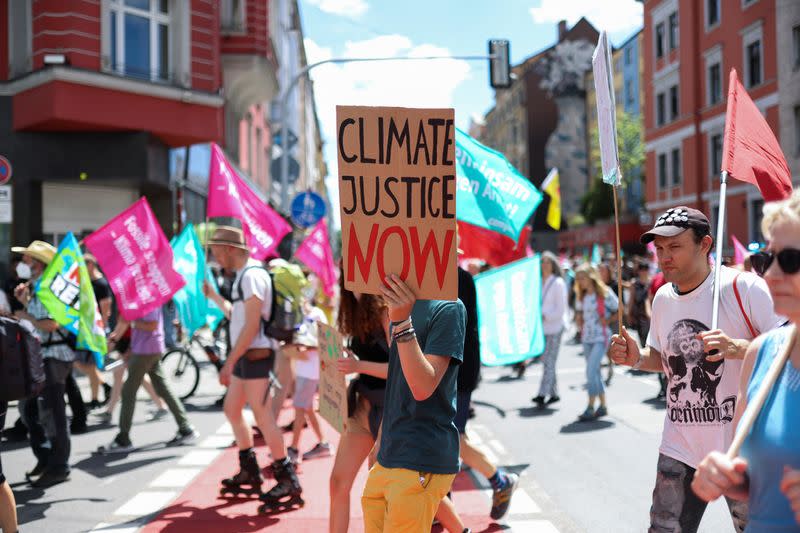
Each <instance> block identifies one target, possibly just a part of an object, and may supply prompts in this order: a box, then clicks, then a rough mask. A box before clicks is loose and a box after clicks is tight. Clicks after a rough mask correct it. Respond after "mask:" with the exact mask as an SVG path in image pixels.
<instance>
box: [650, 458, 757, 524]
mask: <svg viewBox="0 0 800 533" xmlns="http://www.w3.org/2000/svg"><path fill="white" fill-rule="evenodd" d="M694 472H695V469H694V468H692V467H690V466H688V465H686V464H684V463H682V462H680V461H677V460H675V459H672V458H671V457H667V456H666V455H662V454H659V456H658V473H657V475H656V486H655V489H653V505H652V507H650V529H648V533H695V532H696V531H697V528H698V527H699V526H700V520H701V519H702V518H703V514H704V513H705V511H706V506H707V505H708V504H707V503H706V502H704V501H703V500H701V499H700V498H698V497H697V495H696V494H695V493H694V491H692V488H691V483H692V479H693V478H694ZM727 501H728V509H729V510H730V512H731V518H732V519H733V526H734V528H736V531H737V532H738V533H742V532H743V531H744V528H745V526H746V525H747V503H745V502H739V501H736V500H731V499H728V500H727Z"/></svg>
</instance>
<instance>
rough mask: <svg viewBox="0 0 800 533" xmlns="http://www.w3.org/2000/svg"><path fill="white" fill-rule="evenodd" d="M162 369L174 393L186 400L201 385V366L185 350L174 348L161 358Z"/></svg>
mask: <svg viewBox="0 0 800 533" xmlns="http://www.w3.org/2000/svg"><path fill="white" fill-rule="evenodd" d="M161 368H162V371H163V372H164V376H165V377H166V379H167V381H168V382H169V388H170V389H171V390H172V393H173V394H174V395H175V396H177V397H178V398H180V399H181V400H185V399H187V398H189V397H190V396H191V395H192V394H194V391H196V390H197V386H198V385H199V384H200V365H198V364H197V360H195V358H194V356H193V355H192V354H191V353H190V352H189V350H186V349H185V348H173V349H172V350H170V351H168V352H167V353H165V354H164V355H163V357H161Z"/></svg>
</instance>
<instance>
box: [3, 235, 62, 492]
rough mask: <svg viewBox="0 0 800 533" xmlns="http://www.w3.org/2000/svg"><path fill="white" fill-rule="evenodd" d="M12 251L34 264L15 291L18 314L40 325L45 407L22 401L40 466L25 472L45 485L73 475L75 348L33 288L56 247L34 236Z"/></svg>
mask: <svg viewBox="0 0 800 533" xmlns="http://www.w3.org/2000/svg"><path fill="white" fill-rule="evenodd" d="M11 251H12V252H15V253H19V254H22V256H23V261H25V263H26V264H27V265H28V266H29V267H30V269H31V280H30V281H29V282H28V283H21V284H19V285H18V286H17V287H16V288H15V289H14V297H15V298H16V299H17V300H18V301H19V302H20V303H21V304H22V305H23V307H24V309H22V310H19V311H17V312H16V313H15V315H16V316H17V318H19V319H20V320H27V321H28V322H30V323H31V324H32V325H33V327H34V328H35V329H36V334H37V336H38V337H39V340H40V342H41V344H42V358H43V359H44V370H45V387H44V390H43V391H42V393H41V398H42V400H43V402H42V403H41V404H40V405H41V409H40V408H39V405H37V401H36V398H31V399H27V400H23V401H22V402H21V404H22V405H21V406H20V412H21V413H22V416H23V418H24V422H25V424H26V425H27V426H28V431H29V433H30V442H31V448H32V450H33V454H34V455H35V456H36V459H37V463H36V467H35V468H34V469H33V470H32V471H30V472H28V473H27V474H26V476H27V477H28V479H29V480H30V481H31V485H33V486H34V487H37V488H46V487H50V486H53V485H55V484H57V483H62V482H64V481H66V480H67V479H69V474H70V469H69V453H70V446H71V442H70V434H69V426H68V423H67V406H66V402H65V401H64V393H65V392H66V382H67V378H68V377H69V375H70V374H71V372H72V363H73V361H74V360H75V352H74V351H73V349H72V348H71V347H70V341H69V335H68V333H67V332H66V331H65V330H64V329H63V328H61V327H60V326H59V325H58V323H57V322H56V321H55V320H53V319H52V317H51V316H50V314H49V313H48V312H47V309H45V307H44V305H43V304H42V302H41V301H40V300H39V298H38V297H37V296H36V293H35V292H34V288H35V286H36V282H37V281H38V279H39V278H40V277H41V275H42V273H44V270H45V268H46V267H47V265H48V264H50V262H51V261H52V260H53V258H54V257H55V255H56V249H55V248H54V247H53V246H52V245H50V244H48V243H46V242H42V241H33V242H32V243H30V244H29V245H28V246H27V247H13V248H11ZM48 444H49V445H48Z"/></svg>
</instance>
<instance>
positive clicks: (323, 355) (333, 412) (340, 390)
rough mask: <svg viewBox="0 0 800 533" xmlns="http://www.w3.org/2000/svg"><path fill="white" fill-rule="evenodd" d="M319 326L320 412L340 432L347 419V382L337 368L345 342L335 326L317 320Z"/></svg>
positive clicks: (342, 430)
mask: <svg viewBox="0 0 800 533" xmlns="http://www.w3.org/2000/svg"><path fill="white" fill-rule="evenodd" d="M317 327H318V328H319V414H320V415H322V418H324V419H325V420H327V421H328V423H329V424H330V425H331V426H333V428H334V429H335V430H336V431H338V432H339V433H342V432H344V428H345V423H346V421H347V383H346V382H345V378H344V376H343V375H342V374H340V373H339V371H338V370H337V369H336V361H338V360H339V358H341V357H343V352H344V343H343V342H342V336H341V334H340V333H339V332H338V331H336V330H335V329H334V328H332V327H330V326H328V325H327V324H323V323H322V322H317Z"/></svg>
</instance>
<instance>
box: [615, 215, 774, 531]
mask: <svg viewBox="0 0 800 533" xmlns="http://www.w3.org/2000/svg"><path fill="white" fill-rule="evenodd" d="M641 242H642V244H648V243H650V242H654V243H655V246H656V253H657V256H658V263H659V267H660V268H661V271H662V272H663V273H664V278H665V280H666V282H667V283H666V284H665V285H664V286H662V287H661V288H660V289H659V290H658V293H657V294H656V296H655V298H654V299H653V304H652V319H651V323H650V331H649V334H648V337H647V346H646V348H645V349H644V350H640V349H639V345H638V343H637V342H636V341H635V340H634V339H633V337H631V336H630V334H629V333H628V332H627V330H625V329H624V328H623V330H622V332H621V335H614V336H612V338H611V347H610V348H609V355H610V357H611V358H612V359H613V360H614V362H615V363H617V364H624V365H628V366H632V367H633V368H634V369H637V370H644V371H648V372H664V373H666V375H667V382H668V388H667V411H666V420H665V421H664V432H663V435H662V439H661V447H660V449H659V452H660V453H659V457H658V465H657V472H656V484H655V488H654V490H653V503H652V506H651V508H650V529H649V531H651V532H661V531H664V532H667V531H683V532H686V533H691V532H695V531H697V529H698V527H699V525H700V520H701V519H702V517H703V514H704V512H705V509H706V505H707V503H706V502H705V501H703V500H701V499H700V498H698V497H697V496H696V495H695V493H694V492H693V491H692V490H691V488H690V484H691V482H692V479H693V477H694V472H695V470H696V468H697V465H698V464H699V463H700V462H701V461H702V460H703V458H704V457H705V456H706V455H707V454H708V453H710V452H712V451H714V450H727V449H728V447H729V446H730V444H731V441H732V440H733V434H734V423H733V418H734V412H735V411H736V403H737V401H738V398H737V395H738V390H739V380H740V374H741V369H742V359H743V358H744V354H745V352H746V350H747V347H748V346H749V344H750V341H752V340H753V339H754V338H755V337H756V336H757V335H758V334H759V333H764V332H766V331H769V330H771V329H773V328H775V327H778V326H780V325H781V324H782V323H783V322H784V319H783V318H781V317H778V316H777V315H775V313H774V311H773V306H772V298H771V296H770V293H769V291H768V289H767V286H766V283H764V281H763V280H762V279H761V278H759V277H757V276H755V275H753V274H749V273H738V272H737V271H736V270H734V269H730V268H727V267H722V271H721V272H720V301H719V328H718V329H715V330H711V331H709V329H710V322H711V313H712V305H713V288H714V282H715V281H714V274H715V272H714V269H713V268H711V267H710V266H709V261H708V256H709V253H710V252H711V246H712V244H713V239H712V238H711V235H710V226H709V223H708V219H707V218H706V216H705V215H704V214H703V213H701V212H700V211H698V210H696V209H691V208H688V207H683V206H680V207H676V208H673V209H669V210H668V211H667V212H666V213H664V214H663V215H662V216H661V217H659V218H658V219H657V220H656V223H655V226H654V227H653V229H651V230H650V231H648V232H647V233H645V234H644V235H642V238H641ZM728 507H729V508H730V512H731V517H732V518H733V523H734V527H735V528H736V530H737V531H740V532H741V531H743V530H744V528H745V525H746V522H747V504H746V503H744V502H738V501H734V500H731V499H729V500H728Z"/></svg>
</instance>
